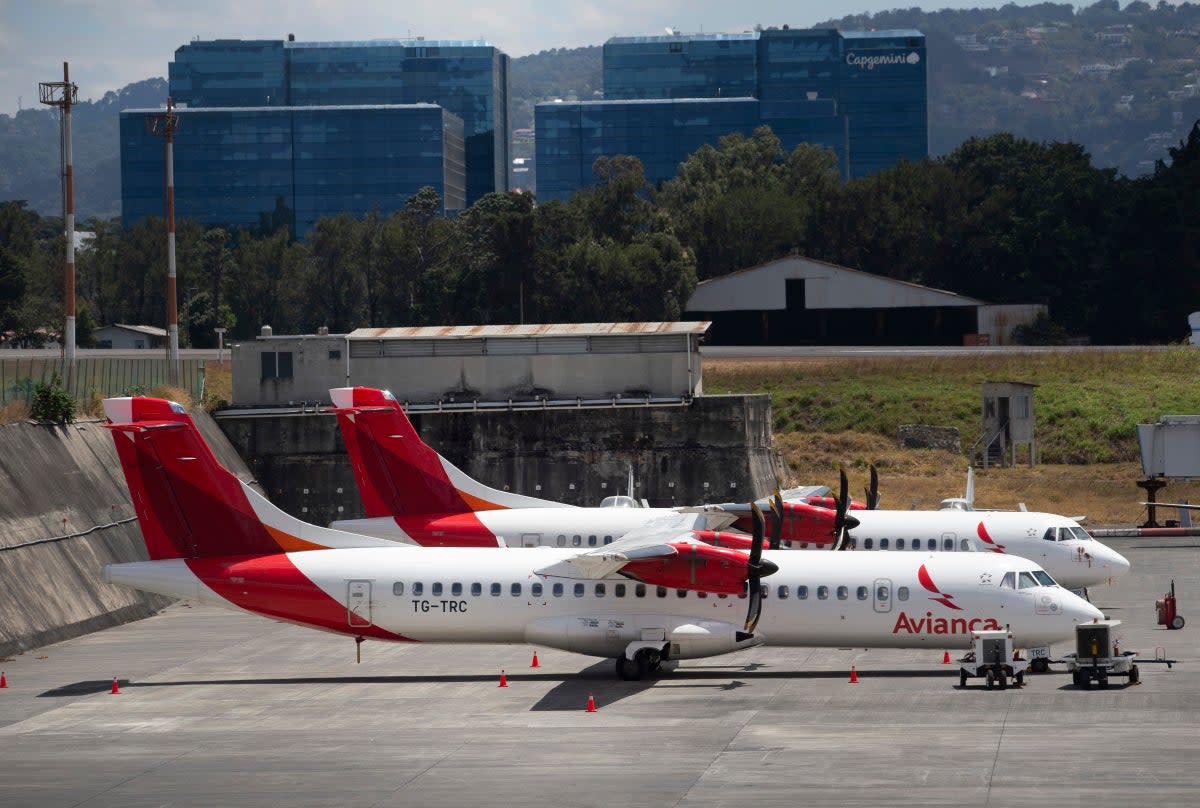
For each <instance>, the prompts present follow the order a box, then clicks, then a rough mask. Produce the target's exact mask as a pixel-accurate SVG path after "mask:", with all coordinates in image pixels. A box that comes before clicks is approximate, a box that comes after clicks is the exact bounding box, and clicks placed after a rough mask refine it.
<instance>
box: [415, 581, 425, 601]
mask: <svg viewBox="0 0 1200 808" xmlns="http://www.w3.org/2000/svg"><path fill="white" fill-rule="evenodd" d="M412 593H413V595H415V596H416V597H418V598H419V597H421V595H423V594H424V593H425V584H423V583H421V582H420V581H417V582H416V583H414V584H413V588H412Z"/></svg>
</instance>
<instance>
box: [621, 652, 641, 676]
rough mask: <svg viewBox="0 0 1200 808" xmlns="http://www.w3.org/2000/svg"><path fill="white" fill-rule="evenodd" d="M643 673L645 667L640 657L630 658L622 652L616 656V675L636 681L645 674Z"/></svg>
mask: <svg viewBox="0 0 1200 808" xmlns="http://www.w3.org/2000/svg"><path fill="white" fill-rule="evenodd" d="M645 674H646V668H645V665H644V664H643V663H642V660H641V659H640V658H639V659H630V658H628V657H627V656H625V655H624V654H621V656H619V657H617V676H619V677H621V678H622V679H624V680H625V681H626V682H636V681H638V680H640V679H641V678H642V677H643V676H645Z"/></svg>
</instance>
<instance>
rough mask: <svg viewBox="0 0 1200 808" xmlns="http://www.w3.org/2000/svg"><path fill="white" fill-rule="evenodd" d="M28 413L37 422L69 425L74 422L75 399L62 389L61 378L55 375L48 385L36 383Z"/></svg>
mask: <svg viewBox="0 0 1200 808" xmlns="http://www.w3.org/2000/svg"><path fill="white" fill-rule="evenodd" d="M30 411H31V415H32V416H33V418H34V419H35V420H38V421H52V422H54V423H56V424H70V423H73V422H74V421H75V397H74V396H72V395H71V394H70V393H68V392H67V391H66V390H65V389H64V388H63V386H62V377H60V376H59V375H58V374H57V373H55V374H54V375H53V376H51V377H50V381H49V383H47V382H38V384H37V385H36V386H35V387H34V388H33V400H32V401H31V402H30Z"/></svg>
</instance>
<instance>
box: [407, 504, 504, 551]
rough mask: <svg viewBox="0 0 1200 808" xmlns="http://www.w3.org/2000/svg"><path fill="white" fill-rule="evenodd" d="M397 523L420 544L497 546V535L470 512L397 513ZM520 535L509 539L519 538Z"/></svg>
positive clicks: (433, 545)
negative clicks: (402, 514)
mask: <svg viewBox="0 0 1200 808" xmlns="http://www.w3.org/2000/svg"><path fill="white" fill-rule="evenodd" d="M395 518H396V524H397V525H399V526H400V529H401V530H403V531H404V532H405V533H407V534H408V535H409V536H410V537H411V538H412V540H413V541H415V542H416V543H417V544H419V545H421V546H422V547H498V546H499V545H500V542H499V541H497V539H496V534H495V533H493V532H492V531H490V530H488V528H487V527H486V526H485V525H484V524H483V522H481V521H479V517H478V516H477V515H476V514H475V513H473V512H470V511H465V512H463V513H432V514H424V515H418V516H397V517H395ZM520 538H521V537H520V536H511V537H510V539H513V540H519V539H520Z"/></svg>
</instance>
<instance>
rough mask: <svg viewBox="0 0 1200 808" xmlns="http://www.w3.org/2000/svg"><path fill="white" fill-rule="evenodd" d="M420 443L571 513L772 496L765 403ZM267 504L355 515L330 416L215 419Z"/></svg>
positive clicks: (446, 418)
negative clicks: (611, 499)
mask: <svg viewBox="0 0 1200 808" xmlns="http://www.w3.org/2000/svg"><path fill="white" fill-rule="evenodd" d="M410 417H411V418H412V421H413V424H414V426H415V427H416V428H417V429H418V430H419V431H420V433H421V436H422V438H423V439H424V440H425V442H426V443H428V444H429V445H430V446H432V447H433V448H434V449H436V450H437V451H439V452H441V453H442V454H443V455H444V456H445V457H447V458H448V459H449V460H450V461H451V462H452V463H454V464H455V465H457V466H458V467H459V468H461V469H463V470H464V471H466V472H467V473H468V474H470V475H471V476H472V477H475V478H476V479H478V480H480V481H482V482H484V483H486V484H487V485H490V486H493V487H495V488H501V489H503V488H506V487H507V488H509V490H512V491H515V492H517V493H521V494H529V495H533V496H539V497H544V498H547V499H553V500H558V501H562V502H566V503H569V504H573V505H598V504H599V503H600V500H601V499H603V498H604V497H605V496H608V495H610V494H618V493H624V492H625V479H626V475H627V471H626V469H627V465H628V464H629V463H631V462H632V463H633V471H634V478H635V481H636V484H637V488H636V491H635V493H636V496H637V497H638V498H646V499H648V500H649V501H650V504H651V505H691V504H697V503H700V502H728V501H744V500H746V499H748V498H751V497H756V496H762V495H765V494H766V493H768V492H769V491H770V490H771V489H772V488H773V487H774V484H775V482H774V481H775V471H776V465H775V464H776V462H777V460H776V457H775V454H774V452H773V450H772V448H771V404H770V399H769V397H767V396H706V397H703V398H697V399H694V400H693V401H692V403H691V404H690V405H688V406H678V407H644V406H639V407H621V408H600V409H586V408H585V409H574V408H563V409H553V408H552V409H547V410H535V411H513V412H507V411H505V412H481V413H470V412H445V413H415V414H411V415H410ZM217 423H218V425H219V426H220V427H221V429H222V430H224V432H225V434H226V435H227V436H228V437H229V439H230V441H231V442H232V443H233V445H234V446H235V447H236V448H237V449H238V451H239V452H240V453H241V454H242V456H243V457H245V458H246V460H247V462H248V463H249V465H250V468H251V469H252V470H253V471H254V473H255V474H256V476H257V477H258V479H259V481H260V482H261V483H262V486H263V489H264V490H265V491H266V493H267V496H269V497H270V498H271V500H272V501H273V502H274V503H275V504H276V505H278V506H279V507H281V508H283V509H284V510H286V511H288V512H289V513H291V514H293V515H295V516H298V517H300V518H302V519H307V520H309V521H312V522H316V523H317V524H327V523H329V522H331V521H333V520H334V519H349V518H356V517H360V516H362V515H363V512H362V505H361V502H360V500H359V496H358V489H357V487H356V486H355V483H354V476H353V474H352V472H351V470H350V463H349V460H348V459H347V457H346V453H345V448H344V446H343V444H342V438H341V432H340V431H339V430H338V427H337V421H336V419H335V418H334V417H333V416H332V415H324V414H312V413H310V414H287V415H271V416H247V415H234V416H220V417H218V419H217Z"/></svg>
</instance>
